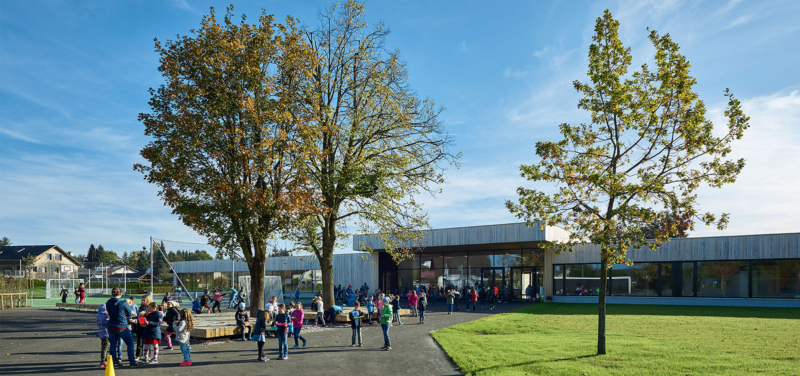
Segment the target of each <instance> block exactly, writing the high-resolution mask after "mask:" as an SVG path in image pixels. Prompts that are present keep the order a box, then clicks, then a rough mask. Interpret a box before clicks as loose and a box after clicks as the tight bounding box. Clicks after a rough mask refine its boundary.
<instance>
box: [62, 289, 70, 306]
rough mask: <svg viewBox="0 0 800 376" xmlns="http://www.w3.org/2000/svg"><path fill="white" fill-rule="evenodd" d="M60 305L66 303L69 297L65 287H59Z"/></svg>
mask: <svg viewBox="0 0 800 376" xmlns="http://www.w3.org/2000/svg"><path fill="white" fill-rule="evenodd" d="M60 295H61V303H66V302H67V296H68V295H69V291H68V290H67V287H66V286H61V294H60Z"/></svg>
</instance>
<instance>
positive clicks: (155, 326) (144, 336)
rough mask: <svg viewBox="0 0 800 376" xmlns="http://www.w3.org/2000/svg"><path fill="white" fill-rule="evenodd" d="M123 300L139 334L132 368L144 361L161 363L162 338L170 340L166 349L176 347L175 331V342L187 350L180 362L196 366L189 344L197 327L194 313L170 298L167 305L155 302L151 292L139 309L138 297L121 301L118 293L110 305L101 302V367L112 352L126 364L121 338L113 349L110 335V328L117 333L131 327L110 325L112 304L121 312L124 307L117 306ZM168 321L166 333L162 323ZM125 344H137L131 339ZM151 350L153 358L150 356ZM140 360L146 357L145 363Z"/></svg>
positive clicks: (128, 321) (125, 312)
mask: <svg viewBox="0 0 800 376" xmlns="http://www.w3.org/2000/svg"><path fill="white" fill-rule="evenodd" d="M120 303H124V304H125V306H124V307H127V308H124V307H123V311H122V312H123V315H124V316H125V321H126V324H128V325H130V327H131V328H130V329H131V330H130V332H133V333H136V336H137V338H136V351H135V355H134V359H129V360H130V362H131V366H132V367H138V366H140V365H142V363H145V364H155V363H158V351H159V345H160V344H161V343H162V341H163V342H166V345H167V347H166V348H165V350H172V335H173V334H174V335H175V341H176V342H178V345H179V346H180V349H181V352H182V353H183V362H182V363H181V364H180V365H181V366H190V365H192V358H191V353H190V346H189V338H190V333H191V332H192V331H193V330H194V322H193V319H192V313H191V312H190V311H189V310H188V309H186V308H184V309H182V310H180V311H179V310H178V309H177V308H176V307H175V305H174V304H173V303H172V302H170V301H167V302H166V303H164V304H157V303H156V302H153V301H152V299H151V298H150V295H145V296H143V297H142V301H141V305H140V306H139V307H138V309H137V308H135V307H136V302H135V297H130V298H128V299H125V300H120V299H119V297H118V296H114V298H112V299H110V300H109V302H107V303H106V304H102V305H100V308H99V309H98V312H97V336H98V337H99V338H100V342H101V349H100V357H101V363H100V366H101V367H105V366H106V359H107V357H108V354H109V351H110V352H111V354H112V358H114V360H115V363H116V366H117V367H120V366H121V365H122V364H121V357H122V352H121V350H122V344H121V343H119V342H118V341H115V342H116V343H114V345H115V346H114V347H115V348H110V347H111V343H110V335H109V330H111V331H113V332H115V333H118V332H123V331H127V330H128V328H127V326H126V327H123V328H118V327H114V328H112V327H109V322H110V321H111V317H110V315H109V310H110V309H112V308H111V307H112V306H113V310H114V312H115V313H116V312H120V307H117V305H118V304H120ZM134 311H135V312H134ZM164 323H166V324H167V329H166V331H165V333H164V335H163V336H162V334H161V325H162V324H164ZM130 332H128V333H130ZM129 339H130V337H129ZM125 345H126V346H132V345H133V343H132V342H131V343H130V344H129V343H127V342H126V343H125ZM151 351H152V359H151V358H150V354H151ZM131 354H134V352H133V351H131V349H129V350H128V355H129V357H130V356H131ZM115 355H116V356H115ZM139 359H141V360H142V362H141V363H140V362H138V361H137V360H139Z"/></svg>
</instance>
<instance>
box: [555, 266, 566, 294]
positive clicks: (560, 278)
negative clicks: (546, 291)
mask: <svg viewBox="0 0 800 376" xmlns="http://www.w3.org/2000/svg"><path fill="white" fill-rule="evenodd" d="M553 295H564V265H553Z"/></svg>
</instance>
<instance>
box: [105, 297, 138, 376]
mask: <svg viewBox="0 0 800 376" xmlns="http://www.w3.org/2000/svg"><path fill="white" fill-rule="evenodd" d="M121 295H122V291H121V290H120V288H119V287H114V288H113V289H111V299H109V300H108V301H107V302H106V310H107V311H108V317H109V320H108V324H107V327H108V336H109V338H110V342H111V358H112V359H113V360H114V364H115V365H116V367H121V366H122V360H121V359H120V357H119V354H118V353H117V351H118V350H117V349H118V348H119V347H118V346H119V342H120V341H122V342H124V343H125V347H126V348H127V350H128V351H127V352H128V361H129V362H130V365H131V367H139V366H141V364H139V363H138V362H136V356H135V355H134V353H133V338H132V337H131V331H130V330H129V329H128V324H129V323H130V316H131V315H133V311H132V309H131V306H130V305H128V302H126V301H124V300H121V299H120V298H119V297H120V296H121Z"/></svg>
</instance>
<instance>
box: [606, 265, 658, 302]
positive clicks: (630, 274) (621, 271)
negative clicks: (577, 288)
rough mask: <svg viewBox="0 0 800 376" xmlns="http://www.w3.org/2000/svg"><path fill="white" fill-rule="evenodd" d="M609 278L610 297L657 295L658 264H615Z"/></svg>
mask: <svg viewBox="0 0 800 376" xmlns="http://www.w3.org/2000/svg"><path fill="white" fill-rule="evenodd" d="M598 272H599V271H598ZM611 276H612V279H611V293H612V295H616V296H657V295H658V263H649V262H648V263H635V264H633V265H630V266H629V265H626V264H616V265H614V267H613V268H611Z"/></svg>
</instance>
